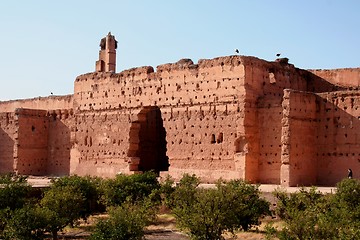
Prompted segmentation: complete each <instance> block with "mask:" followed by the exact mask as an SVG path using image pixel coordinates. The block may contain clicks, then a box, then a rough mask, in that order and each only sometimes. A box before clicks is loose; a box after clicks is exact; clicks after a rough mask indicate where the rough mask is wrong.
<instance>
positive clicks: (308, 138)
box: [280, 90, 318, 186]
mask: <svg viewBox="0 0 360 240" xmlns="http://www.w3.org/2000/svg"><path fill="white" fill-rule="evenodd" d="M282 106H283V119H282V133H281V135H282V136H281V143H282V150H281V173H280V178H281V184H282V185H284V186H297V185H300V186H301V185H315V184H316V183H317V156H316V153H317V146H316V145H317V144H316V142H317V138H316V134H317V129H318V126H317V105H316V95H315V94H313V93H306V92H299V91H294V90H284V100H283V103H282Z"/></svg>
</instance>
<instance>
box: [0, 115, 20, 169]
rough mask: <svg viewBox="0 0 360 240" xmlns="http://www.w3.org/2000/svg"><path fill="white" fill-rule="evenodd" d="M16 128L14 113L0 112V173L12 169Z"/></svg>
mask: <svg viewBox="0 0 360 240" xmlns="http://www.w3.org/2000/svg"><path fill="white" fill-rule="evenodd" d="M17 128H18V127H17V122H16V120H15V114H14V113H0V166H1V168H0V173H7V172H12V171H13V168H14V149H15V141H16V137H17Z"/></svg>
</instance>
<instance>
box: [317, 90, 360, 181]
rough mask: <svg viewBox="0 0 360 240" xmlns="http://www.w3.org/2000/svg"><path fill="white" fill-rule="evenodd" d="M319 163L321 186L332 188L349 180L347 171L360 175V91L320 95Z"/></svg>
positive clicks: (318, 176) (318, 175)
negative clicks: (346, 179) (350, 170)
mask: <svg viewBox="0 0 360 240" xmlns="http://www.w3.org/2000/svg"><path fill="white" fill-rule="evenodd" d="M319 95H320V96H319V98H318V102H317V104H318V111H319V112H318V114H319V120H318V130H317V135H316V141H317V144H318V149H319V151H318V153H317V156H316V157H317V162H318V166H317V169H318V174H317V178H318V179H317V181H318V184H319V185H330V186H333V185H335V184H336V183H337V182H339V181H341V180H342V179H343V178H346V177H347V169H348V168H351V169H352V170H353V171H354V178H359V177H360V173H359V172H358V171H357V169H360V142H359V139H360V92H356V93H355V92H347V93H346V92H336V93H327V94H319Z"/></svg>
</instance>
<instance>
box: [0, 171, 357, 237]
mask: <svg viewBox="0 0 360 240" xmlns="http://www.w3.org/2000/svg"><path fill="white" fill-rule="evenodd" d="M199 183H200V181H199V178H197V177H196V176H195V175H187V174H186V175H184V176H183V178H182V179H181V180H180V181H179V182H178V183H176V184H175V183H174V181H173V180H172V179H171V178H167V179H165V180H164V181H163V182H161V183H160V182H159V181H158V179H157V176H156V175H155V174H154V173H152V172H147V173H144V174H135V175H130V176H126V175H122V174H120V175H118V176H116V178H114V179H99V178H93V177H79V176H70V177H63V178H59V179H55V180H54V181H53V182H52V185H51V186H50V187H49V188H48V189H46V190H44V191H43V192H42V193H41V194H34V192H33V189H32V188H31V187H30V186H29V185H28V184H27V181H26V177H22V176H16V175H12V174H8V175H2V176H0V185H1V188H0V239H7V240H12V239H24V240H30V239H39V240H40V239H49V237H51V238H52V239H58V233H59V232H60V231H64V229H66V230H67V229H68V228H69V227H70V228H72V227H76V226H78V224H79V222H80V221H86V220H87V219H88V218H89V217H90V216H96V215H97V214H99V213H101V216H106V217H104V218H103V217H102V218H95V219H98V220H97V221H96V222H95V223H94V224H93V225H92V226H91V228H88V229H89V230H88V231H90V234H89V235H88V237H87V239H91V240H102V239H108V240H111V239H119V240H122V239H126V240H131V239H134V240H136V239H143V237H144V234H145V228H146V227H147V226H149V225H151V224H153V223H154V222H156V216H157V215H158V214H159V212H160V211H162V212H164V209H165V210H166V213H167V215H169V216H171V218H172V219H173V221H174V222H175V223H176V224H177V226H178V228H179V229H180V230H181V231H183V232H184V233H186V234H187V235H188V236H189V238H190V239H194V240H200V239H205V240H207V239H208V240H217V239H225V236H230V235H233V236H235V235H238V234H239V232H247V231H253V230H254V229H255V228H254V227H258V226H260V224H261V220H263V219H264V217H266V216H269V215H272V217H268V218H267V221H268V222H269V223H268V224H267V225H266V226H265V228H264V229H265V230H264V231H263V235H264V236H265V235H266V237H267V238H268V239H280V240H281V239H360V220H359V219H360V182H359V180H356V179H345V180H343V181H341V182H340V183H338V185H337V190H336V192H335V193H334V194H327V195H324V194H322V193H320V192H319V191H318V190H317V189H316V188H310V189H305V188H303V189H300V190H299V191H298V192H296V193H291V194H288V193H286V192H283V191H280V190H279V191H275V192H274V195H275V197H276V199H277V204H276V208H275V209H273V212H270V210H269V206H270V203H269V202H267V201H265V200H264V199H263V198H261V193H260V191H259V189H258V186H256V185H250V184H247V183H246V182H244V181H241V180H232V181H219V182H218V183H217V184H216V186H215V187H214V188H210V189H205V188H201V187H199ZM274 218H275V219H276V221H277V222H280V223H281V224H276V225H275V224H272V222H273V221H269V220H268V219H274ZM91 219H94V218H91ZM262 226H264V225H262ZM262 229H263V228H262Z"/></svg>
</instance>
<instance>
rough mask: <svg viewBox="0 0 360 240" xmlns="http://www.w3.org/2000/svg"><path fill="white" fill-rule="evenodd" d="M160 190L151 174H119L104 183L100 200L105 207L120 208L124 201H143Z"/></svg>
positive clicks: (155, 178)
mask: <svg viewBox="0 0 360 240" xmlns="http://www.w3.org/2000/svg"><path fill="white" fill-rule="evenodd" d="M159 188H160V184H159V182H158V180H157V176H156V174H155V173H153V172H145V173H143V174H134V175H124V174H119V175H117V176H116V178H115V179H108V180H105V181H104V184H103V186H102V189H103V194H104V195H103V197H102V200H103V202H104V204H105V205H106V206H120V205H121V204H122V203H124V202H125V201H130V202H133V203H135V202H137V201H143V200H144V199H145V198H147V197H149V196H150V194H151V193H152V192H153V191H154V190H157V189H159Z"/></svg>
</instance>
